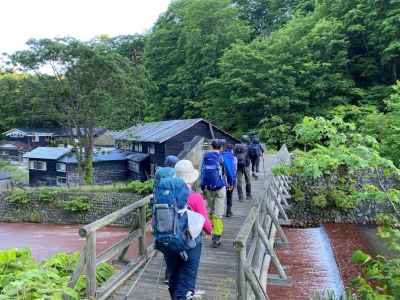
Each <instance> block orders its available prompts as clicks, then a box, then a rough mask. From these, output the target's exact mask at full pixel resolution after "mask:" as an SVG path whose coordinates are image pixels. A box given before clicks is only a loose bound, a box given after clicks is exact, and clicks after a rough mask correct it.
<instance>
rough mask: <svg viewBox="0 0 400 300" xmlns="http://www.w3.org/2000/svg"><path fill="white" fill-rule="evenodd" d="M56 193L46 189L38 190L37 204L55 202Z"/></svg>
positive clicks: (53, 190)
mask: <svg viewBox="0 0 400 300" xmlns="http://www.w3.org/2000/svg"><path fill="white" fill-rule="evenodd" d="M57 194H58V191H57V190H56V189H51V188H48V187H43V188H39V189H38V200H39V202H43V203H49V202H53V201H55V200H56V197H57Z"/></svg>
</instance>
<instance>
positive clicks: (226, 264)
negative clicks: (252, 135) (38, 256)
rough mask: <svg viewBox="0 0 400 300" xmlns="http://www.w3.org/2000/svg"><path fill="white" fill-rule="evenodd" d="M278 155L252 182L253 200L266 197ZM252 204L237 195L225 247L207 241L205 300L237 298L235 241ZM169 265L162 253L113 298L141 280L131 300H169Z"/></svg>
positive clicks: (201, 286) (202, 273)
mask: <svg viewBox="0 0 400 300" xmlns="http://www.w3.org/2000/svg"><path fill="white" fill-rule="evenodd" d="M274 159H275V157H274V156H265V157H264V163H265V172H263V164H262V163H261V166H260V171H261V172H260V177H259V178H258V180H253V181H252V189H253V198H254V199H255V198H256V197H264V195H265V191H264V173H265V174H268V173H270V171H271V170H270V167H269V166H271V165H272V163H273V161H274ZM254 199H253V200H252V201H244V202H239V201H237V194H236V192H235V196H234V203H233V213H234V216H233V217H231V218H225V220H224V221H225V232H224V235H223V240H222V246H221V247H220V248H217V249H214V248H212V247H211V240H207V239H204V241H203V253H202V257H201V263H200V269H199V275H198V278H197V290H200V291H204V293H205V294H204V295H203V296H202V299H204V300H221V299H224V300H225V299H227V300H228V299H236V264H237V262H236V253H235V249H234V248H233V241H234V239H235V237H236V234H237V233H238V231H239V229H240V227H241V226H242V224H243V222H244V220H245V218H246V216H247V214H248V212H249V210H250V208H251V206H252V205H253V204H254V203H255V200H254ZM164 272H165V263H164V260H163V256H162V254H157V255H156V256H155V257H154V258H153V259H152V260H151V262H150V263H149V265H148V266H147V268H146V269H145V271H144V272H143V274H142V275H141V276H140V278H139V279H138V278H137V277H138V275H139V274H140V272H138V273H137V274H135V275H133V276H132V277H131V278H129V279H128V280H127V281H126V282H125V284H124V285H123V286H121V287H120V288H119V289H117V290H116V291H115V292H114V294H113V295H112V296H111V297H110V298H109V299H112V300H121V299H122V300H123V299H124V298H125V296H126V295H127V293H128V291H129V289H130V287H131V286H132V284H133V283H134V282H135V281H136V280H138V281H137V284H136V287H135V288H134V290H133V292H132V293H131V294H130V295H129V297H128V299H137V300H165V299H169V294H168V288H167V285H166V284H165V283H164V282H163V280H164Z"/></svg>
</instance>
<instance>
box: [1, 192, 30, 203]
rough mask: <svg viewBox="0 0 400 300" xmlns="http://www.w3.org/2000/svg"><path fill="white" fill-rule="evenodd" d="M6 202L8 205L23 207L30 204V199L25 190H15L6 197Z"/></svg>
mask: <svg viewBox="0 0 400 300" xmlns="http://www.w3.org/2000/svg"><path fill="white" fill-rule="evenodd" d="M6 200H7V201H8V202H10V203H14V204H19V205H25V204H28V203H29V202H30V197H29V195H28V193H27V192H26V191H25V190H20V189H16V190H13V191H12V192H11V194H10V195H8V196H7V198H6Z"/></svg>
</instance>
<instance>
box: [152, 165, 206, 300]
mask: <svg viewBox="0 0 400 300" xmlns="http://www.w3.org/2000/svg"><path fill="white" fill-rule="evenodd" d="M175 170H176V176H177V177H165V178H162V179H161V180H160V181H159V182H158V183H157V186H156V187H155V192H154V204H153V234H154V245H155V248H156V249H157V250H159V251H161V252H162V253H163V254H164V258H165V261H166V264H167V270H168V274H169V278H168V287H169V293H170V296H171V299H172V300H187V299H193V296H194V294H195V287H196V278H197V272H198V268H199V263H200V256H201V248H202V231H203V230H204V231H205V232H206V233H208V234H211V230H212V225H211V223H210V221H209V220H208V215H207V210H206V207H205V205H204V200H203V198H202V196H201V194H199V193H193V192H192V190H191V186H192V184H193V183H194V182H195V181H196V180H197V178H198V176H199V172H198V171H197V170H196V169H194V168H193V165H192V163H191V162H190V161H188V160H181V161H179V162H178V163H177V164H176V166H175Z"/></svg>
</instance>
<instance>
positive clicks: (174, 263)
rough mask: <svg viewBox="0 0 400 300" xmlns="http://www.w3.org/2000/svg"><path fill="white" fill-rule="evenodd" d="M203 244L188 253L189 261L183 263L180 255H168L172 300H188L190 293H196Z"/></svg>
mask: <svg viewBox="0 0 400 300" xmlns="http://www.w3.org/2000/svg"><path fill="white" fill-rule="evenodd" d="M201 247H202V244H201V242H198V243H197V245H196V247H194V248H193V249H190V250H188V251H186V252H187V255H188V258H189V259H188V260H187V261H183V260H182V259H181V257H180V256H179V255H166V256H165V262H166V263H167V271H168V274H169V280H168V285H169V292H170V294H171V299H172V300H183V299H186V295H187V294H188V292H193V293H194V291H195V287H196V279H197V271H198V270H199V264H200V256H201Z"/></svg>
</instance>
